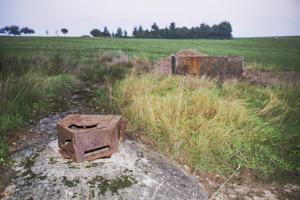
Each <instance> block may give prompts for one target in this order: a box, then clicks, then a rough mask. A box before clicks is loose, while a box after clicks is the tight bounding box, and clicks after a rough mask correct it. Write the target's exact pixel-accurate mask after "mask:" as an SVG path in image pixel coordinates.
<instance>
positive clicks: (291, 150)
mask: <svg viewBox="0 0 300 200" xmlns="http://www.w3.org/2000/svg"><path fill="white" fill-rule="evenodd" d="M186 48H192V49H196V50H199V51H202V52H204V53H208V54H210V55H242V56H245V60H246V65H247V67H252V68H259V69H264V70H276V71H285V70H288V71H298V72H299V71H300V56H299V55H300V37H279V38H248V39H234V40H153V39H115V38H68V37H60V38H56V37H55V38H46V37H0V70H1V71H0V75H1V76H0V89H1V90H0V103H1V105H0V123H1V126H0V137H1V134H2V133H5V132H7V131H8V130H12V129H15V128H19V127H22V126H24V124H25V123H26V122H27V121H28V119H31V118H36V117H38V116H40V115H41V114H42V113H45V112H48V111H49V110H50V109H51V106H50V105H51V104H50V103H49V100H51V101H53V102H55V99H56V98H58V97H59V96H60V94H61V93H62V92H64V91H65V90H68V89H70V88H72V87H75V86H76V84H77V83H78V82H79V81H86V82H92V83H93V84H95V85H97V84H98V85H99V89H98V91H97V98H98V101H99V104H100V105H101V106H102V107H103V108H105V109H106V110H110V111H111V112H113V113H119V114H120V113H122V114H123V115H124V116H125V118H126V119H127V122H128V130H129V131H130V132H131V133H132V134H133V135H135V136H137V137H144V138H146V139H147V140H149V141H151V142H152V143H153V145H154V146H155V147H157V149H159V150H160V151H162V152H164V153H165V154H167V155H169V156H170V157H173V158H174V159H176V160H178V161H180V162H182V163H183V164H187V165H189V166H191V167H192V169H194V170H205V171H211V172H219V173H228V172H232V171H233V170H234V169H235V168H236V167H237V166H241V167H242V168H243V169H245V170H249V171H251V172H254V173H255V174H258V175H261V176H263V177H265V178H268V177H274V176H278V175H279V176H280V175H282V174H293V173H299V171H300V168H299V164H298V163H300V160H299V158H300V156H299V155H300V152H299V149H300V147H299V144H300V143H299V142H298V141H299V132H300V117H299V116H300V104H299V102H300V96H299V94H300V91H299V88H300V87H299V85H297V84H294V83H289V84H287V85H285V86H283V85H280V86H260V85H251V84H248V83H247V82H243V81H225V82H224V83H223V84H220V83H219V82H218V81H216V80H209V79H195V78H187V79H184V78H183V77H182V76H153V75H149V74H145V73H144V72H142V70H141V69H139V68H138V67H137V66H136V62H135V61H136V59H142V60H145V59H146V60H149V61H155V60H158V59H160V58H163V57H165V56H166V55H169V54H171V53H175V52H176V51H178V50H180V49H186ZM133 58H134V59H133ZM146 63H147V62H146ZM129 72H130V73H129ZM137 72H138V73H137ZM145 105H146V106H145ZM29 111H33V112H29ZM7 155H8V146H7V143H6V142H4V140H3V139H1V138H0V164H3V163H7V160H8V156H7Z"/></svg>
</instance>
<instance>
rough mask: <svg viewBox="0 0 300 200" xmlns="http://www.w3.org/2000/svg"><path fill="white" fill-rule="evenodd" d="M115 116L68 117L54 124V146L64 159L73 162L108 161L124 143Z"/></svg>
mask: <svg viewBox="0 0 300 200" xmlns="http://www.w3.org/2000/svg"><path fill="white" fill-rule="evenodd" d="M124 128H125V125H124V120H123V117H122V116H119V115H78V114H75V115H68V116H66V117H65V118H64V119H63V120H61V121H60V122H58V124H57V131H58V146H59V148H60V150H59V151H60V153H61V154H62V155H63V157H64V158H67V159H72V160H73V161H76V162H82V161H85V160H94V159H97V158H101V157H110V156H111V155H112V154H113V153H115V152H117V151H118V147H119V140H121V141H123V140H124Z"/></svg>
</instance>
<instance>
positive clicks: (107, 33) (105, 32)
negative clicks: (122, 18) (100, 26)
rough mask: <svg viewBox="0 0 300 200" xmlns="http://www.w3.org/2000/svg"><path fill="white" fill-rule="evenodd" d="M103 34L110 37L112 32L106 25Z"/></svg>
mask: <svg viewBox="0 0 300 200" xmlns="http://www.w3.org/2000/svg"><path fill="white" fill-rule="evenodd" d="M102 35H103V36H104V37H110V33H109V31H108V29H107V27H106V26H105V27H104V30H103V33H102Z"/></svg>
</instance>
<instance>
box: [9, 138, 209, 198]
mask: <svg viewBox="0 0 300 200" xmlns="http://www.w3.org/2000/svg"><path fill="white" fill-rule="evenodd" d="M15 161H16V162H15V170H16V171H18V175H17V177H16V178H15V179H14V180H13V182H12V184H11V185H10V186H9V187H7V188H6V193H9V194H10V196H8V197H6V198H5V199H180V200H181V199H208V197H207V194H206V192H205V191H204V189H203V187H202V186H201V185H200V183H199V181H198V180H197V179H196V178H195V177H193V176H191V175H189V174H187V173H186V172H185V171H184V170H183V169H181V167H180V166H179V165H177V164H176V163H175V162H173V161H171V160H169V159H167V158H166V157H164V156H162V155H160V154H158V153H156V152H153V151H152V150H150V149H148V148H147V147H145V146H143V145H142V144H139V143H137V142H135V141H131V140H126V141H125V142H124V143H123V144H121V145H120V149H119V152H118V153H116V154H114V155H112V156H111V157H110V158H104V159H97V160H94V161H85V162H82V163H75V162H71V161H70V160H66V159H63V158H62V157H61V155H60V153H59V152H58V146H57V140H56V139H55V140H52V141H51V142H50V143H49V144H48V145H46V147H40V148H35V149H28V150H22V151H20V152H18V153H17V154H16V155H15Z"/></svg>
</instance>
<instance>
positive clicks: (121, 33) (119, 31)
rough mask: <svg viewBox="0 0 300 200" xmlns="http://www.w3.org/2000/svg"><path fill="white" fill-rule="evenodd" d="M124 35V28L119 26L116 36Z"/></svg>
mask: <svg viewBox="0 0 300 200" xmlns="http://www.w3.org/2000/svg"><path fill="white" fill-rule="evenodd" d="M122 36H123V31H122V29H121V28H118V29H117V33H116V37H119V38H120V37H122Z"/></svg>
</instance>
